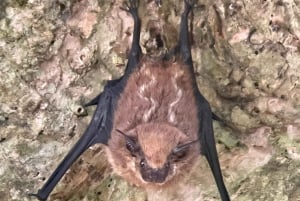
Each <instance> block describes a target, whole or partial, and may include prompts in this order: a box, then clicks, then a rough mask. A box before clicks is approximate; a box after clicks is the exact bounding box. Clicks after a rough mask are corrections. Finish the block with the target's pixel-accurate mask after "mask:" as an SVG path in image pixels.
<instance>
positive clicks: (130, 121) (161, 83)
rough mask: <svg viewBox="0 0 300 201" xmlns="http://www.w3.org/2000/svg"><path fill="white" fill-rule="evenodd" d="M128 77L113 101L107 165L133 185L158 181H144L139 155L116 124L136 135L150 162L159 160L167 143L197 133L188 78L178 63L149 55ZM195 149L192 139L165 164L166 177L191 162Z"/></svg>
mask: <svg viewBox="0 0 300 201" xmlns="http://www.w3.org/2000/svg"><path fill="white" fill-rule="evenodd" d="M141 64H142V65H141V66H140V67H139V68H138V69H137V70H136V71H135V72H133V74H132V75H131V76H130V77H129V79H128V81H127V84H126V86H125V89H124V91H123V93H122V94H121V96H120V99H119V101H118V104H117V110H116V112H115V116H114V122H113V130H112V133H111V139H110V140H109V143H108V149H107V153H108V156H109V161H110V162H111V164H112V167H113V169H114V170H115V172H116V173H118V174H119V175H120V176H122V177H123V178H125V179H126V180H128V181H129V182H130V183H132V184H135V185H137V186H157V185H158V186H162V185H164V184H157V183H147V182H145V181H143V179H142V177H141V175H140V173H139V160H140V158H139V157H132V156H131V154H130V152H129V151H128V150H127V148H126V146H125V138H124V136H122V135H120V134H119V133H118V132H116V129H119V130H121V131H123V132H125V133H126V134H127V135H129V136H133V137H135V138H137V139H138V142H139V144H140V146H141V148H142V150H143V152H144V155H145V156H144V157H145V159H146V160H147V162H148V164H149V165H151V167H153V168H160V167H162V166H163V165H164V163H165V162H166V160H167V157H168V156H169V154H170V153H171V151H172V149H173V148H175V147H176V146H177V145H178V144H185V143H188V142H191V141H194V140H196V139H197V138H198V136H197V132H198V130H199V120H198V117H197V107H196V101H195V97H194V94H193V85H192V78H191V75H190V73H189V71H188V70H187V67H186V66H184V65H182V64H180V63H171V62H162V61H149V60H146V59H143V60H142V62H141ZM198 154H199V145H198V144H197V143H196V144H194V145H193V146H191V147H190V148H189V153H188V155H187V157H186V158H184V161H181V162H179V163H176V164H171V166H172V168H171V170H170V173H169V175H168V177H167V179H166V182H165V184H166V183H169V181H172V180H173V178H174V176H176V175H178V174H180V170H182V169H186V168H189V167H190V166H192V163H193V160H194V159H195V157H196V156H197V155H198Z"/></svg>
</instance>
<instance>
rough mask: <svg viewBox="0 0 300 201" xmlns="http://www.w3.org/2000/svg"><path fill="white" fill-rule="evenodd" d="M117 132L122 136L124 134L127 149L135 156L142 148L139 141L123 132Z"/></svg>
mask: <svg viewBox="0 0 300 201" xmlns="http://www.w3.org/2000/svg"><path fill="white" fill-rule="evenodd" d="M116 131H117V132H118V133H120V134H122V135H123V136H124V137H125V140H126V148H127V149H128V150H129V151H130V152H131V153H132V154H133V153H136V152H137V151H139V149H140V147H139V145H138V142H137V139H135V138H134V137H131V136H129V135H127V134H126V133H124V132H123V131H121V130H119V129H116Z"/></svg>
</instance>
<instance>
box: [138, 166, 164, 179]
mask: <svg viewBox="0 0 300 201" xmlns="http://www.w3.org/2000/svg"><path fill="white" fill-rule="evenodd" d="M168 173H169V166H164V167H162V168H150V167H149V168H147V170H142V171H141V174H142V177H143V179H144V181H146V182H153V183H163V182H165V180H166V178H167V176H168Z"/></svg>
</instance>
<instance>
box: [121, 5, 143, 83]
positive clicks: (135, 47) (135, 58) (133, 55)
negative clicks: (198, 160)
mask: <svg viewBox="0 0 300 201" xmlns="http://www.w3.org/2000/svg"><path fill="white" fill-rule="evenodd" d="M138 4H139V2H138V0H127V1H124V6H123V7H121V9H122V10H124V11H126V12H128V13H130V14H131V16H132V18H133V21H134V28H133V38H132V45H131V50H130V53H129V56H128V63H127V66H126V69H125V74H124V77H125V79H127V78H128V76H129V75H130V74H131V72H133V70H134V69H135V68H136V67H137V66H138V64H139V63H140V60H141V57H142V50H141V47H140V34H141V20H140V18H139V15H138Z"/></svg>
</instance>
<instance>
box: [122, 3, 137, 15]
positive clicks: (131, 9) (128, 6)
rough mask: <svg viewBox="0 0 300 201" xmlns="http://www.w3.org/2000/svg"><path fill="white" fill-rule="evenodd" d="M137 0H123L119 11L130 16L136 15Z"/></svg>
mask: <svg viewBox="0 0 300 201" xmlns="http://www.w3.org/2000/svg"><path fill="white" fill-rule="evenodd" d="M138 4H139V0H125V1H124V2H123V6H122V7H120V9H121V10H124V11H126V12H128V13H131V14H132V15H137V10H138Z"/></svg>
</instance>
